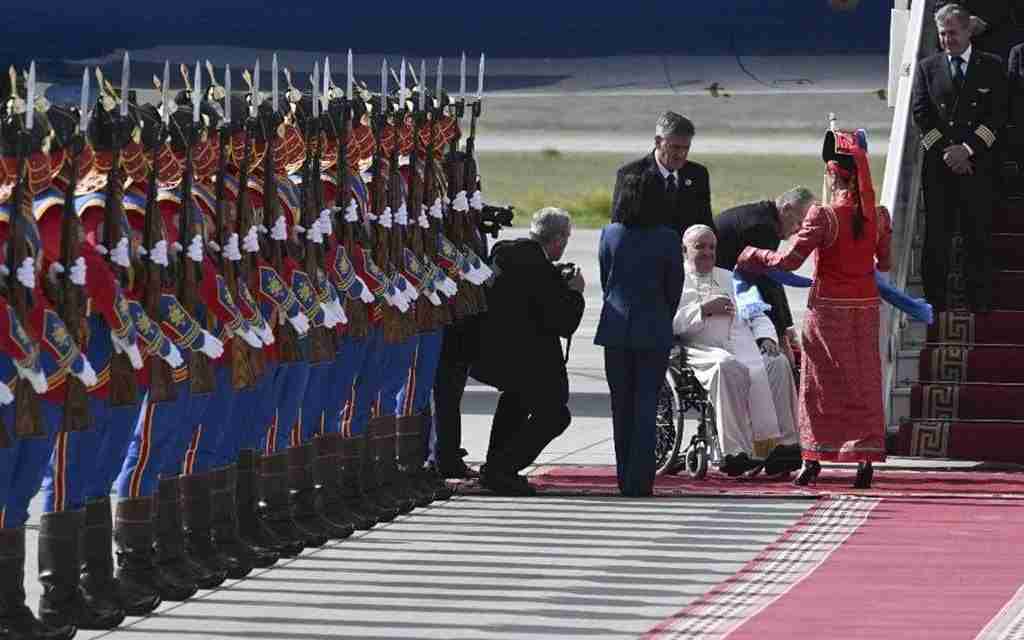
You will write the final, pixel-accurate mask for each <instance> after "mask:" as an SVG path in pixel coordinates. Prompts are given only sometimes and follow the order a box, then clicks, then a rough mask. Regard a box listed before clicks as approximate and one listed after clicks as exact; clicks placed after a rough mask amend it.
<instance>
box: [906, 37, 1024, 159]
mask: <svg viewBox="0 0 1024 640" xmlns="http://www.w3.org/2000/svg"><path fill="white" fill-rule="evenodd" d="M917 65H918V67H917V75H916V77H915V78H914V91H913V96H912V108H913V115H914V123H915V124H916V125H917V128H918V129H919V130H920V132H921V144H922V146H923V147H924V149H925V158H926V164H927V163H931V164H932V165H933V166H938V165H935V164H934V163H935V161H936V160H937V161H938V162H940V163H941V162H942V150H943V149H944V148H946V147H947V146H949V145H952V144H960V143H967V145H968V146H970V147H971V149H972V150H973V151H974V160H975V164H976V165H981V166H982V169H983V171H984V170H985V169H986V165H987V167H988V168H990V167H991V164H992V162H993V155H992V153H991V151H992V147H993V145H994V144H995V143H996V140H997V136H999V135H1000V134H1001V133H1002V130H1003V127H1004V126H1005V125H1006V120H1007V113H1008V110H1009V104H1008V85H1007V81H1006V70H1005V68H1004V67H1003V63H1002V61H1001V60H1000V59H999V58H998V57H997V56H994V55H992V54H991V53H987V52H985V51H982V50H980V49H978V48H977V47H974V48H973V49H972V50H971V60H970V62H969V63H968V65H967V68H966V72H965V80H964V86H963V87H962V88H961V89H960V91H957V90H956V88H955V86H954V84H953V74H952V71H951V69H950V64H949V58H948V56H947V55H946V53H945V52H944V51H940V52H938V53H935V54H932V55H930V56H928V57H927V58H925V59H924V60H921V61H920V62H918V63H917ZM943 166H944V163H943ZM950 175H954V174H952V172H950Z"/></svg>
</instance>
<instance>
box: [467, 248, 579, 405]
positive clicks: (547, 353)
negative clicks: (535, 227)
mask: <svg viewBox="0 0 1024 640" xmlns="http://www.w3.org/2000/svg"><path fill="white" fill-rule="evenodd" d="M491 259H492V260H491V262H492V264H493V266H494V268H495V273H496V276H495V278H494V283H493V285H492V286H491V287H489V288H488V289H487V314H486V315H485V317H484V318H483V319H482V320H481V326H480V345H479V349H480V352H479V356H478V358H477V360H476V362H475V363H474V364H473V367H472V371H471V373H472V375H473V377H474V378H476V379H477V380H479V381H480V382H483V383H485V384H489V385H491V386H494V387H497V388H498V389H502V390H516V391H531V392H534V391H535V392H537V393H544V394H549V395H550V394H557V396H558V397H559V398H561V399H562V401H563V402H567V401H568V398H569V380H568V374H567V373H566V369H565V361H564V356H563V353H562V343H561V340H560V338H568V337H570V336H572V334H573V333H575V331H576V328H577V327H579V324H580V320H582V318H583V305H584V303H583V295H582V294H581V293H579V292H578V291H573V290H572V289H570V288H569V287H568V285H567V284H566V282H565V281H564V280H563V279H562V277H561V276H560V275H559V273H558V269H556V268H555V266H554V265H552V264H551V262H550V261H548V259H547V256H545V255H544V250H543V248H542V247H541V246H540V243H538V242H537V241H535V240H531V239H530V238H520V239H517V240H502V241H500V242H498V243H496V244H495V245H494V248H493V250H492V252H491Z"/></svg>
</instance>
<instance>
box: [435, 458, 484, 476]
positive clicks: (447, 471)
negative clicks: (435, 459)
mask: <svg viewBox="0 0 1024 640" xmlns="http://www.w3.org/2000/svg"><path fill="white" fill-rule="evenodd" d="M437 470H438V472H439V473H440V474H441V477H442V478H444V479H446V480H473V479H476V478H479V477H480V473H479V472H478V471H476V470H475V469H473V468H472V467H470V466H469V465H467V464H466V463H465V462H463V461H462V460H458V461H457V462H455V463H452V464H448V465H444V466H438V468H437Z"/></svg>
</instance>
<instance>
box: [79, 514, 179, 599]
mask: <svg viewBox="0 0 1024 640" xmlns="http://www.w3.org/2000/svg"><path fill="white" fill-rule="evenodd" d="M113 541H114V518H113V515H112V514H111V511H110V498H109V497H103V498H96V499H93V500H90V501H88V502H87V503H85V524H84V526H83V527H82V538H81V544H82V553H81V555H82V565H81V573H80V575H79V581H78V587H79V589H81V590H82V596H83V597H84V598H85V599H86V601H90V600H92V601H100V600H105V601H107V602H109V603H110V604H111V605H114V606H117V607H120V608H121V609H123V610H124V612H125V614H126V615H129V616H144V615H147V614H149V613H150V612H152V611H153V610H154V609H156V608H157V607H158V606H160V594H159V593H157V592H156V591H154V590H152V589H148V588H142V585H136V588H135V589H126V588H122V586H123V585H119V584H118V582H117V580H115V579H114V554H113V553H112V552H111V550H110V548H111V547H112V546H113Z"/></svg>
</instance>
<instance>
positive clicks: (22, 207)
mask: <svg viewBox="0 0 1024 640" xmlns="http://www.w3.org/2000/svg"><path fill="white" fill-rule="evenodd" d="M35 90H36V87H35V63H32V66H31V69H30V71H29V79H28V101H27V104H26V111H25V119H24V122H20V121H19V119H18V117H17V114H16V113H14V112H11V113H8V122H7V126H9V127H11V129H12V131H11V135H10V136H8V139H9V140H12V141H13V144H14V147H15V154H16V167H17V171H18V174H17V180H16V181H15V183H14V193H13V194H12V196H13V204H14V206H13V207H12V211H11V220H10V233H9V236H8V239H7V268H8V269H9V273H8V279H9V284H8V286H7V292H8V294H7V295H8V302H9V303H10V305H11V307H13V308H14V315H15V317H16V318H17V321H18V323H19V324H20V325H21V326H23V327H28V326H29V322H28V309H29V305H30V303H31V296H32V294H31V291H29V290H28V289H26V288H25V287H24V286H22V284H21V282H19V281H18V277H17V271H18V267H19V266H20V265H21V263H22V262H24V261H25V258H27V257H29V251H28V242H27V240H26V227H27V226H28V225H35V216H33V215H32V190H31V189H30V188H29V186H28V156H29V154H30V153H31V152H32V128H33V125H34V116H35ZM11 95H12V96H13V100H14V102H15V103H16V102H17V101H18V99H19V97H18V78H17V75H16V74H15V72H14V68H13V67H11ZM37 235H38V232H37ZM37 259H38V258H37ZM14 402H15V404H14V435H15V437H17V438H45V437H46V428H45V426H44V425H43V414H42V407H41V406H40V399H39V397H38V396H37V395H36V392H35V390H33V389H32V385H31V384H30V383H29V382H28V381H27V380H24V379H23V378H21V377H20V376H19V377H18V379H17V380H16V382H15V386H14Z"/></svg>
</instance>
